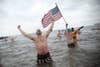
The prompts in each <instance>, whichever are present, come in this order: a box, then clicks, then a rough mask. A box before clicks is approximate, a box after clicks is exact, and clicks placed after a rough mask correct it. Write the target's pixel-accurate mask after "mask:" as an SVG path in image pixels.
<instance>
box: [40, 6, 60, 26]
mask: <svg viewBox="0 0 100 67" xmlns="http://www.w3.org/2000/svg"><path fill="white" fill-rule="evenodd" d="M61 17H62V15H61V12H60V10H59V8H58V7H57V6H56V7H54V8H53V9H51V10H50V11H48V13H47V14H45V15H44V17H43V18H42V25H43V27H44V28H45V27H47V26H48V25H49V24H50V23H52V22H55V21H57V20H59V19H60V18H61Z"/></svg>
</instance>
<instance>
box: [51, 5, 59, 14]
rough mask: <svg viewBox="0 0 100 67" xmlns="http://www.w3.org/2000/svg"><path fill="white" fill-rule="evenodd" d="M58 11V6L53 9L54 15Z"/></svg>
mask: <svg viewBox="0 0 100 67" xmlns="http://www.w3.org/2000/svg"><path fill="white" fill-rule="evenodd" d="M58 12H59V8H58V7H57V6H56V7H55V8H53V9H52V10H51V13H52V15H55V14H56V13H58Z"/></svg>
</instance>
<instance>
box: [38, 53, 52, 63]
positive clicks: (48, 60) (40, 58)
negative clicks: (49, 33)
mask: <svg viewBox="0 0 100 67" xmlns="http://www.w3.org/2000/svg"><path fill="white" fill-rule="evenodd" d="M37 63H38V64H42V63H52V58H51V56H50V53H49V52H48V53H46V54H45V55H39V54H38V55H37Z"/></svg>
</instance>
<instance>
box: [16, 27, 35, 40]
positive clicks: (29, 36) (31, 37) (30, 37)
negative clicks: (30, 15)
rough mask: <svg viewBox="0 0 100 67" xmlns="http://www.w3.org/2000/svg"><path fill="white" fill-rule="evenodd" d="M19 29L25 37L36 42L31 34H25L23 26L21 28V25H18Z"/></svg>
mask: <svg viewBox="0 0 100 67" xmlns="http://www.w3.org/2000/svg"><path fill="white" fill-rule="evenodd" d="M17 28H18V30H19V31H20V32H21V33H22V34H23V35H24V36H26V37H28V38H29V39H31V40H34V37H33V36H31V35H29V34H27V33H25V32H24V31H23V30H22V29H21V26H20V25H18V27H17Z"/></svg>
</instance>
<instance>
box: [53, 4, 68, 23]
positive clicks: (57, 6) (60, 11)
mask: <svg viewBox="0 0 100 67" xmlns="http://www.w3.org/2000/svg"><path fill="white" fill-rule="evenodd" d="M55 4H56V6H57V7H58V5H57V3H55ZM58 8H59V7H58ZM59 11H60V9H59ZM60 13H61V11H60ZM61 15H62V13H61ZM62 18H63V20H64V22H65V24H68V23H67V21H66V20H65V18H64V16H63V15H62Z"/></svg>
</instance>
